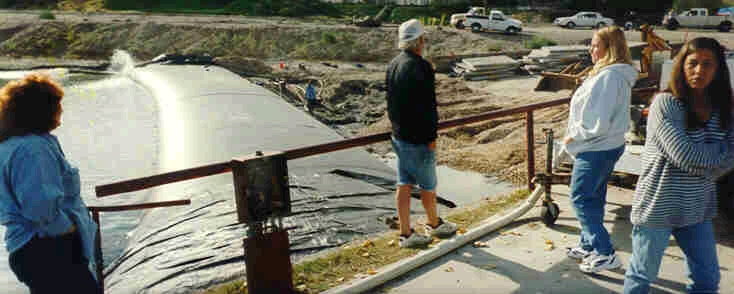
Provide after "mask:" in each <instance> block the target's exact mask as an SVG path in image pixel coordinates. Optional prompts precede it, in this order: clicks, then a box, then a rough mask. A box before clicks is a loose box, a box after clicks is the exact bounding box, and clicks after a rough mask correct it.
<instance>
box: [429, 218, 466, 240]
mask: <svg viewBox="0 0 734 294" xmlns="http://www.w3.org/2000/svg"><path fill="white" fill-rule="evenodd" d="M425 228H426V234H428V235H431V236H436V237H438V238H446V237H451V236H452V235H454V234H455V233H456V231H457V230H458V229H459V227H458V226H457V225H456V224H455V223H452V222H446V221H444V220H443V219H442V218H438V227H435V228H434V227H431V226H430V225H429V224H426V225H425Z"/></svg>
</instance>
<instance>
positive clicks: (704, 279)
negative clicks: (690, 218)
mask: <svg viewBox="0 0 734 294" xmlns="http://www.w3.org/2000/svg"><path fill="white" fill-rule="evenodd" d="M671 234H672V235H673V236H675V240H676V241H677V242H678V246H680V248H681V250H683V253H685V255H686V263H687V264H688V278H690V279H691V280H692V281H693V284H690V285H688V287H687V290H688V292H689V293H717V291H718V288H719V280H720V279H721V276H720V273H719V261H718V258H717V257H716V240H715V239H714V229H713V225H712V224H711V221H705V222H702V223H698V224H695V225H690V226H687V227H682V228H675V229H674V228H650V227H645V226H634V228H633V229H632V257H631V258H630V262H629V269H627V273H626V274H625V277H624V293H625V294H637V293H645V294H647V293H648V292H649V290H650V283H652V282H654V281H655V280H656V279H657V276H658V271H659V270H660V263H661V261H662V259H663V253H664V252H665V248H667V247H668V240H669V239H670V235H671Z"/></svg>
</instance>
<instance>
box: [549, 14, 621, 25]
mask: <svg viewBox="0 0 734 294" xmlns="http://www.w3.org/2000/svg"><path fill="white" fill-rule="evenodd" d="M553 24H554V25H557V26H561V27H565V28H569V29H573V28H575V27H592V28H601V27H605V26H608V25H612V24H614V20H613V19H611V18H608V17H604V16H603V15H601V13H598V12H587V11H582V12H579V13H576V14H574V15H573V16H567V17H559V18H556V19H555V20H553Z"/></svg>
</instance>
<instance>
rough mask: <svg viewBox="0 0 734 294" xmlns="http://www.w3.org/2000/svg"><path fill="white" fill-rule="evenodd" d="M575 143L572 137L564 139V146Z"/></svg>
mask: <svg viewBox="0 0 734 294" xmlns="http://www.w3.org/2000/svg"><path fill="white" fill-rule="evenodd" d="M571 142H573V138H571V137H565V138H563V145H568V143H571Z"/></svg>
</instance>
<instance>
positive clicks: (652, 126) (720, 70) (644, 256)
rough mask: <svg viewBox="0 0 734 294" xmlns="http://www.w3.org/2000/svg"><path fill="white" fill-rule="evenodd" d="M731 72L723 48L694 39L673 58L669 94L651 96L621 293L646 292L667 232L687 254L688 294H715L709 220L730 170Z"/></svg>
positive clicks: (733, 137)
mask: <svg viewBox="0 0 734 294" xmlns="http://www.w3.org/2000/svg"><path fill="white" fill-rule="evenodd" d="M730 75H731V73H730V72H729V69H728V66H727V62H726V57H725V55H724V49H723V47H722V46H721V44H719V42H718V41H716V40H715V39H712V38H695V39H693V40H690V41H688V42H686V43H685V44H684V45H683V47H682V48H681V49H680V51H679V53H678V54H677V55H676V56H675V59H674V60H673V67H672V71H671V74H670V82H669V83H668V87H667V89H665V91H664V92H662V93H660V94H658V95H656V96H655V99H653V102H652V105H651V106H650V114H649V116H648V123H647V134H648V137H647V140H646V142H645V149H644V151H643V153H642V174H640V177H639V179H638V181H637V188H636V189H635V194H634V196H633V201H632V212H631V214H630V221H631V222H632V224H633V225H634V226H633V227H632V257H630V261H629V268H628V269H627V271H626V273H625V278H624V293H626V294H638V293H648V292H649V291H650V284H651V283H653V282H655V280H656V279H657V276H658V272H659V270H660V265H661V261H662V258H663V255H664V254H665V249H666V248H667V247H668V245H669V244H670V241H669V240H670V236H671V235H673V236H674V237H675V240H676V244H677V245H678V247H680V249H681V250H682V251H683V253H684V254H685V256H686V263H687V264H688V267H687V272H688V273H687V277H688V278H690V280H691V282H692V283H690V284H689V285H688V286H687V291H686V292H688V293H718V291H719V282H720V279H721V274H720V272H719V271H720V269H719V261H718V257H717V255H716V237H715V235H714V228H713V224H712V220H713V218H714V217H715V216H716V213H717V211H716V210H717V185H716V178H717V177H718V176H717V175H721V174H725V173H726V172H725V171H726V170H727V169H730V168H731V167H732V166H734V161H733V160H732V159H733V158H732V155H734V129H732V122H733V121H734V118H733V117H732V100H731V99H732V89H731V84H730V82H729V78H730ZM730 185H731V183H730ZM724 292H728V293H731V291H730V290H727V291H724Z"/></svg>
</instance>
